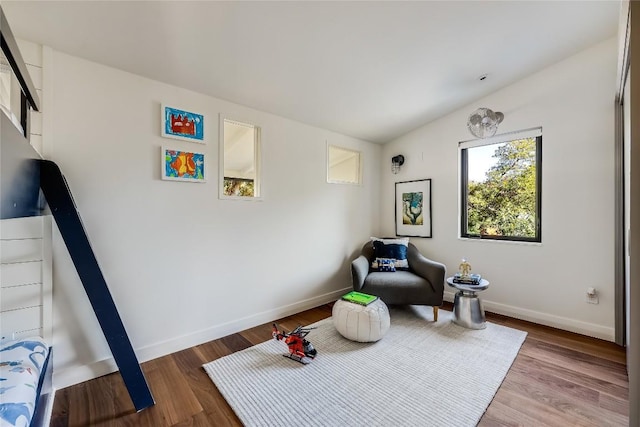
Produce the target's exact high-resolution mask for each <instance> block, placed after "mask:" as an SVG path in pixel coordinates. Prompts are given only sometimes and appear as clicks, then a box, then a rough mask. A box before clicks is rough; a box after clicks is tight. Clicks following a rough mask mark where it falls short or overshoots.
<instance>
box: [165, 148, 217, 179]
mask: <svg viewBox="0 0 640 427" xmlns="http://www.w3.org/2000/svg"><path fill="white" fill-rule="evenodd" d="M160 157H161V164H160V165H161V167H162V171H161V177H162V179H166V180H173V181H185V182H206V168H205V166H206V163H205V155H204V153H195V152H192V151H181V150H174V149H173V148H167V147H162V153H161V156H160Z"/></svg>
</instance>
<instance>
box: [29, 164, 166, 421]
mask: <svg viewBox="0 0 640 427" xmlns="http://www.w3.org/2000/svg"><path fill="white" fill-rule="evenodd" d="M40 186H41V188H42V192H43V193H44V197H45V198H46V200H47V203H48V204H49V208H50V209H51V213H52V215H53V218H54V219H55V221H56V224H57V225H58V229H59V230H60V234H61V235H62V238H63V240H64V243H65V244H66V245H67V250H68V251H69V255H71V259H72V260H73V264H74V265H75V267H76V270H77V271H78V276H79V277H80V280H81V281H82V285H83V286H84V289H85V291H86V293H87V296H88V297H89V302H90V303H91V306H92V307H93V311H94V312H95V313H96V317H97V318H98V322H99V323H100V327H101V328H102V332H103V333H104V336H105V338H106V339H107V343H108V344H109V348H110V349H111V353H112V354H113V358H114V359H115V361H116V363H117V365H118V369H120V374H121V375H122V379H123V380H124V383H125V385H126V386H127V390H128V391H129V395H130V396H131V400H132V401H133V404H134V406H135V407H136V410H137V411H140V410H142V409H145V408H148V407H149V406H151V405H153V404H154V403H155V402H154V400H153V396H152V395H151V390H149V386H148V384H147V381H146V379H145V377H144V374H143V373H142V369H141V368H140V364H139V362H138V358H137V357H136V354H135V352H134V351H133V347H132V346H131V341H129V337H128V335H127V331H126V330H125V328H124V325H123V324H122V320H121V319H120V314H119V313H118V309H117V308H116V305H115V302H114V301H113V298H112V296H111V292H109V288H108V287H107V282H106V281H105V279H104V276H103V275H102V271H101V270H100V266H99V265H98V261H97V259H96V257H95V254H94V253H93V249H92V248H91V244H90V243H89V238H88V237H87V233H86V231H85V229H84V226H83V225H82V219H81V218H80V214H79V212H78V210H77V209H76V205H75V202H74V201H73V196H72V194H71V191H70V190H69V187H68V185H67V182H66V180H65V178H64V176H63V175H62V172H60V168H58V165H56V164H55V163H54V162H52V161H49V160H41V161H40Z"/></svg>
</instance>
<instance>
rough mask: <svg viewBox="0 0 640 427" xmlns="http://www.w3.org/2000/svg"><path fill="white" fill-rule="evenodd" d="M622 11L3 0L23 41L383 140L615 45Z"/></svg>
mask: <svg viewBox="0 0 640 427" xmlns="http://www.w3.org/2000/svg"><path fill="white" fill-rule="evenodd" d="M619 7H620V2H619V1H615V0H609V1H551V2H546V1H531V2H527V1H440V2H438V1H429V2H400V1H389V2H382V1H380V2H362V1H356V2H309V1H304V2H182V1H165V2H150V1H141V2H110V1H107V2H57V1H44V2H30V1H19V2H18V1H6V0H3V1H2V8H3V10H4V11H5V14H6V16H7V19H8V21H9V25H10V26H11V28H12V30H13V32H14V34H15V35H16V37H19V38H23V39H26V40H31V41H34V42H37V43H41V44H45V45H48V46H51V47H53V48H54V49H56V50H60V51H63V52H67V53H70V54H72V55H75V56H79V57H83V58H86V59H89V60H92V61H96V62H99V63H102V64H106V65H109V66H112V67H116V68H119V69H122V70H126V71H129V72H132V73H135V74H139V75H142V76H146V77H149V78H151V79H155V80H159V81H162V82H166V83H170V84H173V85H177V86H181V87H184V88H187V89H191V90H194V91H197V92H200V93H204V94H208V95H211V96H214V97H217V98H222V99H227V100H229V101H233V102H236V103H239V104H243V105H246V106H250V107H253V108H256V109H259V110H263V111H267V112H270V113H274V114H278V115H281V116H285V117H288V118H291V119H294V120H298V121H301V122H304V123H308V124H311V125H315V126H318V127H322V128H325V129H330V130H333V131H336V132H340V133H343V134H346V135H351V136H354V137H358V138H362V139H365V140H369V141H372V142H380V143H384V142H387V141H390V140H392V139H394V138H396V137H398V136H400V135H402V134H404V133H406V132H408V131H411V130H413V129H415V128H417V127H419V126H421V125H423V124H425V123H428V122H430V121H432V120H434V119H436V118H438V117H441V116H443V115H445V114H447V113H449V112H451V111H454V110H456V109H458V108H460V107H462V106H464V105H466V104H469V103H472V102H473V101H474V100H477V99H480V98H481V97H483V96H485V95H487V94H489V93H491V92H494V91H495V90H497V89H499V88H501V87H504V86H506V85H508V84H509V83H512V82H514V81H517V80H519V79H521V78H523V77H525V76H527V75H529V74H531V73H533V72H535V71H538V70H540V69H542V68H544V67H546V66H548V65H550V64H552V63H554V62H557V61H559V60H561V59H563V58H565V57H567V56H570V55H572V54H574V53H577V52H579V51H580V50H582V49H584V48H586V47H589V46H591V45H593V44H595V43H598V42H600V41H602V40H605V39H607V38H610V37H613V36H615V35H616V34H617V23H618V14H619ZM485 73H486V74H488V78H487V79H486V80H485V81H482V82H481V81H479V80H478V77H479V76H480V75H482V74H485ZM479 106H480V105H478V107H479ZM487 107H489V108H492V109H494V110H500V106H499V105H490V106H487ZM474 109H475V107H474ZM470 112H471V111H470Z"/></svg>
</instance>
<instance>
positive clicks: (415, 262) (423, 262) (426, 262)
mask: <svg viewBox="0 0 640 427" xmlns="http://www.w3.org/2000/svg"><path fill="white" fill-rule="evenodd" d="M408 260H409V268H410V269H411V270H412V271H413V272H414V273H415V274H417V275H418V276H420V277H422V278H424V279H426V280H427V281H428V282H429V284H430V285H431V288H432V289H433V291H434V292H436V293H439V294H442V293H444V276H445V273H446V270H447V268H446V267H445V265H444V264H441V263H439V262H436V261H432V260H430V259H429V258H427V257H425V256H424V255H422V254H421V253H419V252H415V253H413V254H411V253H410V254H408Z"/></svg>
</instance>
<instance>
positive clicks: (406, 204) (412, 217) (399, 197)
mask: <svg viewBox="0 0 640 427" xmlns="http://www.w3.org/2000/svg"><path fill="white" fill-rule="evenodd" d="M396 235H397V236H404V237H431V180H430V179H420V180H416V181H404V182H396Z"/></svg>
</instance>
